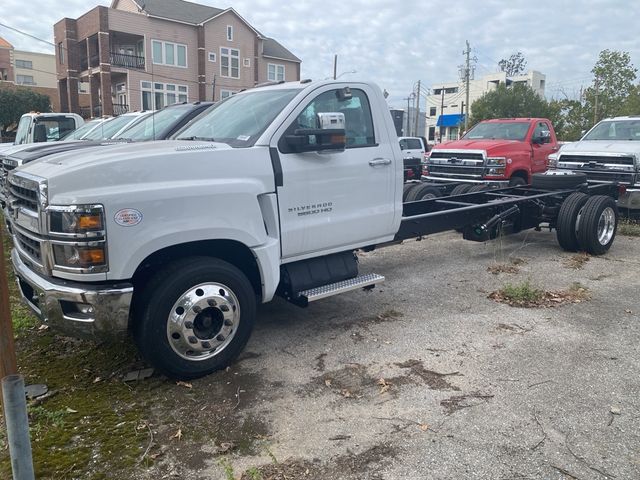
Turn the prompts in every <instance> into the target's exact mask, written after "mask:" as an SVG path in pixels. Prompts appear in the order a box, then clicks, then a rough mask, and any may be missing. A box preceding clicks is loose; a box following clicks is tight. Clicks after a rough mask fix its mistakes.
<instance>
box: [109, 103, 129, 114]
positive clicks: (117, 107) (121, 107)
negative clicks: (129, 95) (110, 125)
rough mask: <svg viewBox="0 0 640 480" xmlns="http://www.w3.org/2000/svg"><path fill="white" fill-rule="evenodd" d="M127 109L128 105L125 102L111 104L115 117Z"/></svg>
mask: <svg viewBox="0 0 640 480" xmlns="http://www.w3.org/2000/svg"><path fill="white" fill-rule="evenodd" d="M128 111H129V105H127V104H126V103H114V104H113V115H114V116H115V117H117V116H118V115H122V114H123V113H127V112H128Z"/></svg>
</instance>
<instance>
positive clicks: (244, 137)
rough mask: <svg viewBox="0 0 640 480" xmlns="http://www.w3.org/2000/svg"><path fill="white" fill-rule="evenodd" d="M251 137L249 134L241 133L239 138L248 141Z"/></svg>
mask: <svg viewBox="0 0 640 480" xmlns="http://www.w3.org/2000/svg"><path fill="white" fill-rule="evenodd" d="M250 138H251V137H250V136H249V135H239V136H238V138H237V139H238V140H240V141H241V142H246V141H247V140H249V139H250Z"/></svg>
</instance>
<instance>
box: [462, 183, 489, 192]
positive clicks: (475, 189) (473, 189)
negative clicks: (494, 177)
mask: <svg viewBox="0 0 640 480" xmlns="http://www.w3.org/2000/svg"><path fill="white" fill-rule="evenodd" d="M488 189H489V185H485V184H484V183H478V184H477V185H473V186H472V187H471V188H470V189H469V190H468V191H467V193H475V192H484V191H485V190H488Z"/></svg>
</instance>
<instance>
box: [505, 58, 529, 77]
mask: <svg viewBox="0 0 640 480" xmlns="http://www.w3.org/2000/svg"><path fill="white" fill-rule="evenodd" d="M498 66H499V67H500V71H502V72H505V73H506V74H507V76H508V77H515V76H517V75H522V74H523V73H524V72H525V68H527V61H526V60H525V58H524V55H523V54H522V52H518V53H514V54H513V55H511V56H510V57H509V58H507V59H504V58H503V59H502V60H500V61H499V62H498Z"/></svg>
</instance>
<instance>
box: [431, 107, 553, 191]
mask: <svg viewBox="0 0 640 480" xmlns="http://www.w3.org/2000/svg"><path fill="white" fill-rule="evenodd" d="M558 148H559V146H558V141H557V139H556V133H555V131H554V130H553V126H552V125H551V122H550V121H549V120H547V119H546V118H500V119H495V120H485V121H483V122H480V123H478V124H477V125H475V126H474V127H473V128H472V129H471V130H469V131H468V132H467V133H466V134H465V135H464V136H463V137H462V138H461V139H460V140H455V141H451V142H445V143H441V144H439V145H436V146H435V147H433V150H431V152H429V153H428V154H427V155H428V159H427V163H426V165H425V168H424V170H423V175H422V179H423V180H426V181H428V182H438V183H443V182H468V183H489V184H493V185H497V186H507V185H509V186H518V185H527V184H529V183H530V182H531V175H533V174H534V173H538V172H544V171H546V170H547V164H548V161H549V159H548V157H549V155H550V154H552V153H555V152H556V151H558Z"/></svg>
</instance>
